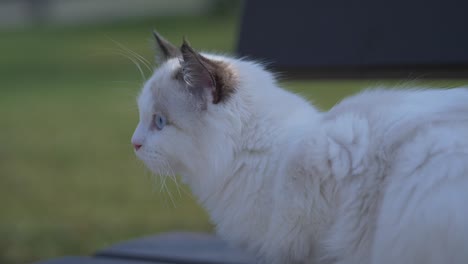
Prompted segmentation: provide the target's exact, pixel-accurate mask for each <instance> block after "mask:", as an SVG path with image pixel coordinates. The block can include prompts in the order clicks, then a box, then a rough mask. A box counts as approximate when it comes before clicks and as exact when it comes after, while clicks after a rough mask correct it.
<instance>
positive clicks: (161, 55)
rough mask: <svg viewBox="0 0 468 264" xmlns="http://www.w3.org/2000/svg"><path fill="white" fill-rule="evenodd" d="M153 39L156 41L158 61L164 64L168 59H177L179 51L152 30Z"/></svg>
mask: <svg viewBox="0 0 468 264" xmlns="http://www.w3.org/2000/svg"><path fill="white" fill-rule="evenodd" d="M153 36H154V39H155V40H156V44H157V48H158V58H157V59H158V61H159V62H164V61H166V60H168V59H172V58H177V57H178V56H180V51H179V49H178V48H177V47H176V46H174V45H173V44H172V43H170V42H169V41H167V40H166V39H165V38H163V37H162V36H161V35H159V33H158V32H157V31H156V30H154V31H153Z"/></svg>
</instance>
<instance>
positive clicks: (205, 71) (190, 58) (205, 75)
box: [180, 39, 235, 104]
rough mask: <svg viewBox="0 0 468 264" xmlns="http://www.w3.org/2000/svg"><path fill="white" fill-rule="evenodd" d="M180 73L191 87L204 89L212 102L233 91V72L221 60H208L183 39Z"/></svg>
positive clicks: (202, 90)
mask: <svg viewBox="0 0 468 264" xmlns="http://www.w3.org/2000/svg"><path fill="white" fill-rule="evenodd" d="M180 51H181V53H182V61H181V64H182V75H183V79H184V81H185V82H186V83H187V84H188V85H189V86H190V88H191V89H198V90H201V91H200V92H202V94H206V91H207V92H208V94H209V95H211V97H212V102H213V104H217V103H219V102H221V101H223V100H225V99H227V98H228V97H229V96H230V95H231V93H232V92H233V91H234V86H235V85H234V82H235V78H234V74H233V73H232V71H231V69H229V67H228V66H227V65H226V64H225V63H223V62H221V61H214V60H210V59H208V58H206V57H204V56H202V55H201V54H200V53H198V52H196V51H195V50H194V49H193V48H192V47H191V46H190V44H189V43H188V42H187V41H186V40H185V39H184V41H183V43H182V47H181V48H180Z"/></svg>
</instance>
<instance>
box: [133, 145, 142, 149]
mask: <svg viewBox="0 0 468 264" xmlns="http://www.w3.org/2000/svg"><path fill="white" fill-rule="evenodd" d="M133 148H134V149H135V150H139V149H140V148H141V144H133Z"/></svg>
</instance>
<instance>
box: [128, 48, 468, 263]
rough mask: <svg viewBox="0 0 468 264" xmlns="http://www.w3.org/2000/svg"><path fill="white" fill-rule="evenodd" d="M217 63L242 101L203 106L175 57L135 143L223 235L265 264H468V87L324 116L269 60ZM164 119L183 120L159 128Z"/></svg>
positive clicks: (349, 102) (376, 101) (380, 95)
mask: <svg viewBox="0 0 468 264" xmlns="http://www.w3.org/2000/svg"><path fill="white" fill-rule="evenodd" d="M205 56H207V57H209V58H211V59H214V60H222V61H224V62H226V63H227V64H228V65H229V66H230V69H231V70H232V71H234V72H235V75H236V76H237V77H238V81H239V82H238V86H237V87H236V92H235V93H234V94H233V95H232V96H231V97H230V98H229V100H227V101H226V102H223V103H219V104H216V105H215V104H211V103H210V104H209V105H208V108H207V109H206V110H199V109H198V108H197V107H196V105H197V103H196V102H193V100H195V99H194V98H193V96H192V95H191V94H190V93H188V92H186V91H185V90H184V87H183V84H180V81H176V80H174V79H173V78H171V75H172V72H173V71H174V70H175V69H176V68H178V67H179V61H178V59H171V60H169V61H167V62H166V63H164V64H163V65H161V67H160V68H158V69H157V70H156V71H155V73H154V75H153V77H152V78H151V79H150V80H149V81H148V82H147V84H146V85H145V86H144V88H143V90H142V92H141V94H140V96H139V99H138V105H139V109H140V123H139V125H138V127H137V129H136V131H135V134H134V136H133V141H134V142H137V143H141V144H142V145H143V146H142V148H141V149H140V150H138V151H136V154H137V155H138V157H139V158H141V159H142V160H143V161H145V163H146V164H147V165H148V167H149V168H151V169H152V170H153V171H154V172H155V173H164V172H167V171H168V170H171V171H172V170H173V171H174V172H175V173H177V174H180V175H181V176H182V178H183V179H184V181H185V182H186V183H188V184H189V185H190V187H191V188H192V191H193V193H194V194H195V195H196V196H197V197H198V199H199V201H200V203H201V204H203V206H204V207H205V208H206V209H207V210H208V212H209V214H210V216H211V219H212V221H213V222H214V223H215V225H216V229H217V232H218V234H219V235H220V236H221V237H223V238H224V239H226V240H227V241H229V242H232V243H233V244H235V245H239V246H241V247H243V248H245V249H247V250H248V251H249V252H252V253H254V254H255V255H256V256H257V257H258V258H259V261H261V262H262V263H278V264H279V263H281V264H285V263H336V264H338V263H347V264H353V263H356V264H367V263H372V264H385V263H399V264H405V263H407V264H410V263H420V264H429V263H468V250H467V249H468V210H467V206H468V89H464V88H459V89H450V90H436V89H428V90H424V89H411V90H385V89H376V90H369V91H365V92H363V93H361V94H358V95H356V96H353V97H350V98H348V99H346V100H344V101H342V102H341V103H339V104H338V105H336V106H335V107H333V109H331V110H330V111H329V112H319V111H318V110H317V109H316V108H314V107H313V106H312V105H311V104H310V103H308V102H307V101H306V100H304V99H303V98H301V97H299V96H296V95H294V94H292V93H290V92H287V91H285V90H283V89H281V88H280V87H278V86H277V84H276V83H275V81H274V78H273V77H272V75H271V74H270V73H268V72H266V71H265V70H263V68H262V67H260V66H259V65H256V64H254V63H251V62H247V61H242V60H236V59H231V58H227V57H221V56H213V55H206V54H205ZM184 91H185V92H184ZM154 112H163V113H164V114H166V115H167V116H168V120H169V122H170V123H171V124H168V125H167V126H166V127H165V128H164V129H163V130H161V131H156V130H152V129H150V127H151V122H152V121H151V118H152V117H151V116H152V115H153V113H154Z"/></svg>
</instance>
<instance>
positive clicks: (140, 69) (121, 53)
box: [114, 50, 147, 82]
mask: <svg viewBox="0 0 468 264" xmlns="http://www.w3.org/2000/svg"><path fill="white" fill-rule="evenodd" d="M114 52H115V54H118V55H121V56H124V57H125V58H127V59H129V60H130V61H131V62H133V64H135V66H136V67H137V68H138V70H139V72H140V74H141V78H142V81H143V82H144V81H145V80H146V79H147V78H146V75H145V73H144V71H143V69H142V68H141V66H140V64H139V63H138V60H137V59H135V58H133V57H131V56H130V55H129V54H127V53H125V52H123V51H121V50H116V51H114Z"/></svg>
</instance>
